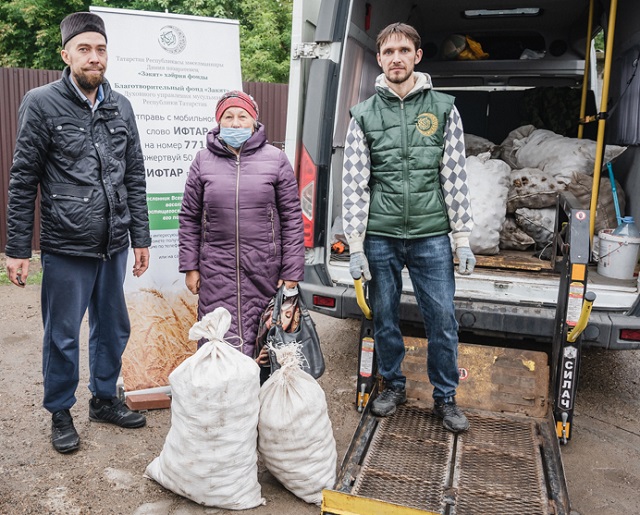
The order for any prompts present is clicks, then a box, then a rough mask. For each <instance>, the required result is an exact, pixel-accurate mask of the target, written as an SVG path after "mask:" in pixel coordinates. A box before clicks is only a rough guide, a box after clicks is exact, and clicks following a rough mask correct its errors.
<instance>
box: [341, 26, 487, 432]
mask: <svg viewBox="0 0 640 515" xmlns="http://www.w3.org/2000/svg"><path fill="white" fill-rule="evenodd" d="M376 44H377V48H378V54H377V59H378V64H379V65H380V67H381V68H382V71H383V73H382V74H381V75H379V76H378V78H377V79H376V94H375V95H373V96H372V97H370V98H369V99H367V100H365V101H364V102H362V103H360V104H358V105H356V106H354V107H353V108H352V109H351V116H352V119H351V122H350V124H349V130H348V133H347V137H346V143H345V152H344V171H343V207H342V216H343V225H344V232H345V236H346V238H347V241H348V242H349V248H350V254H351V257H350V263H349V270H350V272H351V275H352V276H353V277H354V279H358V278H360V277H362V276H364V278H365V280H367V281H370V283H369V295H370V302H371V308H372V310H373V313H374V337H375V345H376V353H377V357H378V370H379V372H380V374H381V375H382V377H383V378H384V381H385V389H384V391H383V392H382V393H381V394H380V395H379V396H378V397H376V399H375V400H374V401H373V404H372V408H371V410H372V412H373V413H374V414H375V415H378V416H387V415H391V414H393V413H394V412H395V411H396V407H397V406H398V405H400V404H403V403H405V402H406V401H407V395H406V391H405V383H406V378H405V376H404V375H403V374H402V371H401V364H402V360H403V359H404V342H403V339H402V334H401V332H400V327H399V306H400V295H401V293H402V270H403V268H404V267H405V266H406V267H407V269H408V271H409V275H410V277H411V282H412V284H413V289H414V292H415V297H416V301H417V303H418V306H419V308H420V310H421V313H422V317H423V319H424V322H425V328H426V334H427V338H428V341H429V348H428V358H427V371H428V375H429V380H430V382H431V384H432V385H433V398H434V413H436V414H437V415H438V416H439V417H440V418H442V420H443V425H444V427H445V428H446V429H448V430H449V431H452V432H454V433H458V432H462V431H465V430H467V429H468V428H469V421H468V420H467V418H466V417H465V415H464V414H463V413H462V411H460V409H459V408H458V406H457V405H456V400H455V395H456V388H457V386H458V379H459V373H458V324H457V321H456V319H455V307H454V304H453V298H454V293H455V277H454V265H453V254H452V248H451V247H452V245H451V241H450V239H449V233H451V237H452V238H451V240H452V241H453V246H454V248H455V252H456V255H457V257H458V261H459V268H458V271H459V272H460V273H461V274H470V273H471V272H473V268H474V266H475V262H476V260H475V257H474V255H473V253H472V252H471V249H470V247H469V234H470V233H471V230H472V229H473V217H472V213H471V206H470V202H469V190H468V187H467V183H466V178H467V174H466V171H465V164H466V159H465V148H464V134H463V130H462V122H461V120H460V114H459V113H458V110H457V109H456V107H455V105H454V103H453V102H454V99H453V97H451V96H449V95H445V94H443V93H440V92H437V91H434V90H433V89H432V86H431V78H430V77H429V75H427V74H426V73H418V72H415V71H414V67H415V65H416V64H418V63H419V62H420V59H421V58H422V50H421V49H420V36H419V35H418V33H417V31H416V30H415V29H414V28H413V27H411V26H409V25H406V24H403V23H394V24H392V25H389V26H388V27H386V28H385V29H383V30H382V31H381V32H380V34H378V38H377V41H376ZM365 236H366V237H365Z"/></svg>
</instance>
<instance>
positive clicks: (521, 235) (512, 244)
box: [500, 215, 536, 250]
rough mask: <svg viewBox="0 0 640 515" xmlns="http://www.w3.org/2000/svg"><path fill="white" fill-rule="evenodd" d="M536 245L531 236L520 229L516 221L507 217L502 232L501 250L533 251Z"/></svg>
mask: <svg viewBox="0 0 640 515" xmlns="http://www.w3.org/2000/svg"><path fill="white" fill-rule="evenodd" d="M535 243H536V242H535V240H534V239H533V238H532V237H531V236H529V235H528V234H527V233H526V232H524V231H523V230H522V229H521V228H520V227H518V224H517V223H516V219H515V218H513V217H511V216H508V215H507V217H506V218H505V220H504V224H503V226H502V230H501V231H500V248H501V249H504V250H529V249H533V247H534V245H535Z"/></svg>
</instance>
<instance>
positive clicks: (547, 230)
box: [516, 207, 556, 250]
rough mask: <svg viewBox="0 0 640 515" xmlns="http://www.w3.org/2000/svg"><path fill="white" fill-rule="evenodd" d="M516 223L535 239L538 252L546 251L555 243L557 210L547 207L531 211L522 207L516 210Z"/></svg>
mask: <svg viewBox="0 0 640 515" xmlns="http://www.w3.org/2000/svg"><path fill="white" fill-rule="evenodd" d="M516 223H517V224H518V226H519V227H520V228H521V229H522V230H523V231H524V232H526V233H527V234H528V235H529V236H531V237H532V238H533V240H534V241H535V242H536V248H537V249H538V250H540V249H544V248H545V247H547V246H549V245H550V244H551V243H552V242H553V233H554V231H555V224H556V208H555V207H545V208H542V209H530V208H528V207H521V208H520V209H516Z"/></svg>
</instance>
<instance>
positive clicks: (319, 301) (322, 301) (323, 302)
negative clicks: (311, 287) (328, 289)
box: [313, 295, 336, 308]
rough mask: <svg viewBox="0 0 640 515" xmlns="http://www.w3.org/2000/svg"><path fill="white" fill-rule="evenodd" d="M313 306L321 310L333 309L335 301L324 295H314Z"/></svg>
mask: <svg viewBox="0 0 640 515" xmlns="http://www.w3.org/2000/svg"><path fill="white" fill-rule="evenodd" d="M313 305H314V306H319V307H322V308H335V307H336V299H335V298H334V297H325V296H324V295H314V296H313Z"/></svg>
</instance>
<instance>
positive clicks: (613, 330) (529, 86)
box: [285, 0, 640, 349]
mask: <svg viewBox="0 0 640 515" xmlns="http://www.w3.org/2000/svg"><path fill="white" fill-rule="evenodd" d="M593 3H594V6H593V13H592V16H591V17H590V2H589V0H562V1H558V0H534V1H531V2H525V3H523V2H521V1H514V0H500V1H498V0H484V1H481V2H479V1H477V0H475V1H471V0H448V1H444V2H443V1H436V0H418V1H415V0H396V1H394V2H388V1H383V0H295V1H294V12H293V29H292V59H291V72H290V85H289V105H288V115H287V117H288V118H287V135H286V146H285V149H286V152H287V154H288V156H289V158H290V159H291V162H292V163H294V166H295V169H296V173H297V176H298V180H299V183H300V193H301V198H302V209H303V216H304V223H305V245H306V269H305V280H304V294H305V300H306V301H307V305H308V306H309V307H310V308H311V309H313V310H315V311H317V312H320V313H323V314H326V315H330V316H333V317H337V318H348V317H354V318H356V317H359V316H360V315H361V312H360V309H359V308H358V306H357V303H356V297H355V293H354V288H353V281H352V278H351V276H350V274H349V269H348V264H349V257H348V251H347V252H342V253H340V252H339V250H340V249H339V248H337V249H333V250H332V243H333V242H334V240H335V238H336V234H338V233H341V228H340V220H339V217H340V215H341V176H342V162H343V150H344V140H345V133H346V130H347V126H348V122H349V109H350V107H352V106H353V105H355V104H356V103H358V102H361V101H363V100H364V99H366V98H368V97H369V96H370V95H372V94H373V93H374V80H375V77H376V76H377V75H378V74H379V73H380V69H379V67H378V65H377V62H376V45H375V39H376V36H377V34H378V32H379V31H380V30H381V29H382V28H384V27H385V26H387V25H388V24H389V23H392V22H398V21H401V22H405V23H408V24H410V25H412V26H414V27H415V28H416V29H417V30H418V32H419V33H420V35H421V38H422V50H423V53H424V57H423V59H422V61H421V62H420V63H419V64H418V65H417V68H416V70H417V71H423V72H427V73H429V74H430V75H431V78H432V81H433V84H434V87H435V89H442V90H445V91H446V92H447V93H450V94H452V95H453V96H455V97H456V106H457V107H458V110H459V111H460V113H461V115H462V121H463V124H464V126H465V134H467V135H474V136H478V137H481V138H484V139H486V140H489V141H490V142H492V143H493V144H495V145H496V146H497V147H500V145H502V143H503V141H504V140H505V139H506V138H507V137H508V136H509V134H510V132H511V131H513V130H514V129H517V128H519V127H522V126H525V125H527V124H533V125H535V126H536V127H545V128H547V129H550V130H553V131H554V132H558V131H559V130H561V129H562V130H564V131H565V135H566V136H567V137H575V136H574V135H573V134H574V133H575V132H576V131H577V130H578V129H577V128H578V126H579V125H578V119H579V118H580V116H581V115H582V117H583V118H585V117H587V116H589V115H592V116H594V117H595V119H599V118H601V119H606V122H605V121H603V122H599V121H596V122H593V123H589V124H586V125H584V126H583V129H580V130H581V131H584V134H583V136H584V138H585V139H589V138H590V139H592V140H595V139H596V136H597V132H598V127H602V130H604V129H606V143H607V144H615V145H620V146H624V147H627V148H626V150H625V151H624V152H623V153H622V155H620V157H618V158H617V159H616V160H615V162H614V163H613V167H612V171H613V173H614V175H615V178H616V180H617V181H618V186H619V187H620V191H621V192H623V193H624V201H626V202H622V203H621V205H624V212H622V213H621V215H629V216H633V217H635V219H636V220H640V147H639V144H640V105H639V104H640V102H639V99H640V76H637V75H636V73H635V72H636V69H637V65H638V57H639V55H640V2H638V1H637V0H619V1H618V2H617V8H618V9H617V13H616V17H615V21H614V22H613V23H610V22H609V20H610V19H612V17H611V14H610V7H611V6H610V3H611V2H610V0H594V2H593ZM589 27H591V30H590V33H589V34H590V37H587V34H588V28H589ZM602 30H604V32H605V40H608V41H609V42H611V41H613V46H612V49H611V53H610V58H609V59H608V60H605V63H606V65H605V75H607V76H608V70H606V68H608V67H609V64H610V70H611V73H610V85H609V81H608V80H606V79H605V81H604V84H603V86H601V85H599V84H598V81H596V80H593V79H591V80H587V87H586V88H585V98H586V99H587V102H586V108H585V109H586V110H585V111H584V112H583V113H580V111H579V107H580V99H581V98H582V84H583V82H584V79H583V78H584V77H593V76H594V74H593V73H587V74H585V73H584V70H585V67H587V69H588V70H589V71H592V70H593V69H594V68H595V66H594V64H595V58H594V56H595V54H594V53H591V52H590V51H588V49H590V48H592V46H591V36H593V37H595V36H596V35H597V34H598V33H599V32H600V31H602ZM452 36H454V37H452ZM614 36H615V37H614ZM460 37H462V40H463V41H465V40H466V41H467V42H468V41H475V42H477V43H478V45H479V46H480V47H481V48H482V51H483V52H486V53H488V54H489V55H488V57H487V58H483V59H477V60H459V59H457V58H454V57H455V54H456V52H457V51H458V50H459V48H457V43H459V42H460ZM467 37H468V38H469V39H467ZM589 61H590V63H589ZM638 75H640V74H638ZM607 86H609V88H608V95H607V97H606V100H607V102H606V104H607V107H608V111H609V113H608V115H607V114H601V115H600V116H596V115H597V113H599V112H600V110H601V109H600V108H601V107H603V103H602V99H601V93H600V91H601V90H602V89H604V90H605V91H606V89H607ZM558 91H560V92H562V94H563V95H564V96H555V93H554V92H558ZM548 97H550V98H548ZM567 99H569V100H567ZM554 102H555V104H554ZM533 103H535V105H533ZM576 106H577V107H576ZM567 113H568V114H567ZM592 145H595V144H594V143H592ZM494 150H495V149H494ZM498 151H499V148H498ZM603 164H604V163H603ZM584 172H586V173H588V174H591V175H593V170H584ZM607 177H608V176H607V169H606V168H604V169H603V172H602V178H604V179H606V178H607ZM601 184H602V183H601ZM600 189H601V190H602V188H600ZM472 207H473V206H472ZM582 207H585V206H582ZM586 207H589V206H586ZM638 225H640V224H638ZM596 235H597V233H596ZM537 250H538V251H539V250H540V249H537ZM537 254H539V252H536V249H535V248H530V249H527V250H520V251H514V250H508V251H505V250H500V252H499V253H498V254H496V255H491V256H485V255H481V254H479V253H477V258H478V263H477V266H476V270H475V272H474V273H473V274H472V275H470V276H460V275H456V297H455V301H456V317H457V319H458V322H459V324H460V331H461V332H464V333H465V334H467V335H470V336H471V337H473V336H480V337H485V336H493V337H507V338H510V339H514V338H522V339H527V340H534V341H539V342H549V341H551V340H552V338H553V332H554V318H555V312H556V304H557V298H558V287H559V274H558V273H557V272H555V271H554V270H553V266H552V264H551V263H550V262H549V261H545V260H543V259H539V258H538V257H537ZM593 254H594V258H595V256H597V252H594V253H593ZM588 278H589V283H588V289H589V290H591V291H593V292H594V293H595V294H596V295H597V300H596V302H595V304H594V308H593V312H592V314H591V318H590V320H589V325H588V326H587V328H586V330H585V331H584V333H583V343H584V344H585V345H588V346H595V347H603V348H608V349H638V348H640V298H639V295H638V279H637V267H636V275H634V276H631V275H629V276H628V277H624V278H612V277H608V276H607V275H605V274H599V273H598V267H597V263H596V262H595V261H594V260H592V261H591V264H590V265H589V273H588ZM401 318H402V320H403V321H406V322H409V323H412V322H416V323H418V322H420V323H421V317H420V313H419V310H418V308H417V305H416V302H415V298H414V297H413V294H412V286H411V282H410V280H409V277H408V274H406V273H405V281H404V295H403V297H402V305H401ZM467 341H469V338H467Z"/></svg>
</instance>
